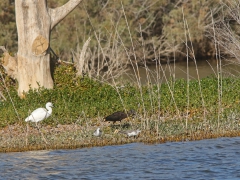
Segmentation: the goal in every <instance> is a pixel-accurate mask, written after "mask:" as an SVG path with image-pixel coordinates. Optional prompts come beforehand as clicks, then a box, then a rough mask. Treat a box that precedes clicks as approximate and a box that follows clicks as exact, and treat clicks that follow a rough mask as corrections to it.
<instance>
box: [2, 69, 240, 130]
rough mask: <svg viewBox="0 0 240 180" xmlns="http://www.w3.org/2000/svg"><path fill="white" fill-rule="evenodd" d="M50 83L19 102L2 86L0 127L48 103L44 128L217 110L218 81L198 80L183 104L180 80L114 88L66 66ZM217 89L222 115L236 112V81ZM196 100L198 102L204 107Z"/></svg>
mask: <svg viewBox="0 0 240 180" xmlns="http://www.w3.org/2000/svg"><path fill="white" fill-rule="evenodd" d="M54 79H55V87H54V89H51V90H49V89H44V88H40V89H39V90H38V91H34V90H30V91H29V93H28V94H27V95H26V98H25V99H20V98H19V97H18V96H17V92H16V87H14V86H13V85H12V84H11V83H10V84H11V86H9V87H8V89H9V95H10V96H9V95H8V94H6V91H3V92H4V94H5V97H6V98H7V101H0V109H1V113H0V127H5V126H7V125H8V124H14V123H22V122H23V121H24V119H25V118H26V117H27V116H28V114H29V113H30V112H31V111H33V110H34V109H36V108H38V107H45V104H46V102H48V101H51V102H53V104H54V109H53V114H52V116H51V117H50V118H49V119H47V120H44V122H43V123H44V124H46V125H47V124H54V123H56V121H57V123H60V124H71V123H75V122H77V121H78V119H79V118H96V117H104V116H106V115H108V114H110V113H112V112H114V111H118V110H124V109H127V110H129V109H135V110H136V111H137V112H138V113H139V114H140V115H142V116H144V115H145V114H144V111H143V109H145V110H146V112H147V115H148V116H149V117H151V116H152V115H155V114H160V115H162V116H164V115H165V114H167V115H168V116H172V117H173V116H175V115H176V114H177V112H178V111H179V113H180V115H183V114H186V112H187V109H188V112H189V116H193V117H192V118H194V116H195V117H197V116H202V115H203V112H204V111H207V112H208V114H210V116H211V117H215V116H216V115H217V113H218V109H219V103H218V102H219V99H218V98H219V97H218V81H217V79H216V78H214V77H208V78H204V79H202V80H201V89H202V94H203V96H201V94H200V90H199V83H198V82H197V81H190V82H189V105H188V103H187V85H188V84H187V81H185V80H183V79H180V80H177V81H175V82H172V83H171V84H173V85H172V87H169V86H167V84H161V85H152V86H151V87H147V86H143V87H142V90H141V91H140V90H139V88H138V87H135V86H131V85H130V84H125V86H124V87H123V88H116V87H112V86H110V85H108V84H105V83H101V82H97V81H94V80H91V79H89V78H88V77H84V78H81V77H76V76H75V69H74V68H73V67H72V66H59V67H57V69H56V71H55V75H54ZM222 84H223V85H222V100H221V107H222V108H224V111H223V115H224V114H226V113H228V112H230V110H232V111H233V110H239V104H238V101H240V95H239V89H240V79H238V78H224V79H223V80H222ZM171 91H172V94H173V96H171ZM10 97H11V98H12V101H13V103H14V106H15V109H16V111H17V112H16V111H15V110H14V108H13V104H12V102H11V101H10ZM201 97H203V98H204V102H205V104H204V106H205V107H203V103H202V99H201ZM191 113H192V114H191ZM18 116H19V118H18Z"/></svg>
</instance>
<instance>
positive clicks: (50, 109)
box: [46, 106, 52, 115]
mask: <svg viewBox="0 0 240 180" xmlns="http://www.w3.org/2000/svg"><path fill="white" fill-rule="evenodd" d="M46 108H47V110H48V114H49V115H51V114H52V108H51V107H49V106H47V107H46Z"/></svg>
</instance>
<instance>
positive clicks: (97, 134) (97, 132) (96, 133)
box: [93, 128, 102, 137]
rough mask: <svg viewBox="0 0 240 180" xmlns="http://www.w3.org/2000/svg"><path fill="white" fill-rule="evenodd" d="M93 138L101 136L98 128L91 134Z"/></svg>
mask: <svg viewBox="0 0 240 180" xmlns="http://www.w3.org/2000/svg"><path fill="white" fill-rule="evenodd" d="M93 135H94V136H97V137H99V136H101V135H102V131H101V130H100V128H97V130H96V131H95V132H94V133H93Z"/></svg>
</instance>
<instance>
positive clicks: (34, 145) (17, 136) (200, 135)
mask: <svg viewBox="0 0 240 180" xmlns="http://www.w3.org/2000/svg"><path fill="white" fill-rule="evenodd" d="M93 129H95V127H92V128H91V129H89V130H88V133H86V131H85V130H86V128H85V127H83V126H79V125H76V124H72V125H58V126H57V127H52V126H49V125H47V126H44V127H42V128H41V132H42V134H44V137H45V138H46V139H47V141H48V144H46V142H45V141H44V140H43V138H42V136H41V133H40V132H38V130H37V128H34V127H31V126H30V127H29V129H28V127H27V125H25V126H24V125H9V127H5V128H3V129H0V144H1V145H0V152H1V153H7V152H25V151H35V150H57V149H77V148H91V147H101V146H111V145H122V144H128V143H144V144H159V143H166V142H184V141H197V140H203V139H214V138H220V137H237V136H240V130H232V131H224V132H217V131H213V130H211V131H196V132H190V131H189V132H185V133H181V134H178V135H171V136H164V137H163V136H160V135H157V134H156V133H155V132H150V131H149V130H142V132H141V133H140V135H139V136H138V137H137V138H133V137H130V138H127V137H126V136H125V135H123V134H119V133H112V134H103V136H102V137H95V136H92V134H91V133H92V131H93Z"/></svg>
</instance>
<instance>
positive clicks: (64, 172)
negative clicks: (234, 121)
mask: <svg viewBox="0 0 240 180" xmlns="http://www.w3.org/2000/svg"><path fill="white" fill-rule="evenodd" d="M239 149H240V137H236V138H219V139H210V140H201V141H192V142H169V143H165V144H155V145H145V144H141V143H133V144H126V145H119V146H105V147H94V148H83V149H76V150H53V151H31V152H20V153H1V154H0V158H1V161H0V179H54V180H55V179H103V180H106V179H131V180H132V179H174V180H177V179H203V180H204V179H221V180H223V179H240V170H239V169H240V161H239V158H240V150H239Z"/></svg>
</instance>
